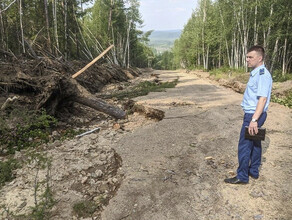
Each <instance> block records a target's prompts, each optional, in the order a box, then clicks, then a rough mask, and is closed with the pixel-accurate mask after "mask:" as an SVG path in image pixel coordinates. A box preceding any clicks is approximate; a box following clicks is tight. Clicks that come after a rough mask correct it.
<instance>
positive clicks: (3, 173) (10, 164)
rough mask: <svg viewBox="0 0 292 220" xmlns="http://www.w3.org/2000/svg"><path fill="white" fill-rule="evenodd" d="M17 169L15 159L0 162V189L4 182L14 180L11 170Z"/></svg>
mask: <svg viewBox="0 0 292 220" xmlns="http://www.w3.org/2000/svg"><path fill="white" fill-rule="evenodd" d="M18 167H19V164H18V162H17V161H16V160H15V159H8V160H7V161H0V188H1V186H3V185H4V183H5V182H9V181H11V180H13V179H14V175H13V170H15V169H17V168H18Z"/></svg>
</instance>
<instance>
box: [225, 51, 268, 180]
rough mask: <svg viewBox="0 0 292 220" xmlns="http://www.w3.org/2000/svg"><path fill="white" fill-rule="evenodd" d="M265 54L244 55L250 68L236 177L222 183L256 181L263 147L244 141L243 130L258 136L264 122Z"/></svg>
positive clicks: (265, 93) (259, 143) (266, 76)
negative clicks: (252, 179)
mask: <svg viewBox="0 0 292 220" xmlns="http://www.w3.org/2000/svg"><path fill="white" fill-rule="evenodd" d="M264 58H265V51H264V48H263V47H261V46H253V47H251V48H250V49H249V50H248V51H247V56H246V61H247V65H248V67H250V68H252V71H251V73H250V78H249V81H248V83H247V86H246V89H245V92H244V96H243V101H242V103H241V106H242V109H243V111H244V119H243V124H242V128H241V132H240V138H239V143H238V163H239V166H238V169H237V176H236V177H233V178H228V179H225V180H224V181H225V182H226V183H231V184H246V183H248V180H249V176H251V177H252V178H254V179H257V178H259V167H260V165H261V156H262V147H261V141H258V140H249V139H245V137H244V133H245V127H246V126H248V131H249V133H250V134H251V135H253V134H257V133H258V128H259V127H261V126H262V125H263V124H264V122H265V120H266V118H267V110H268V106H269V103H270V98H271V91H272V77H271V74H270V72H269V71H268V70H267V69H266V67H265V65H264Z"/></svg>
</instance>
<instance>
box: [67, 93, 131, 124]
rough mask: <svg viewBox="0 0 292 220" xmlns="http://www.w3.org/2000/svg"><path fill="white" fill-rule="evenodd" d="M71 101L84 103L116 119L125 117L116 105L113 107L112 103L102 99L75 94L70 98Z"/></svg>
mask: <svg viewBox="0 0 292 220" xmlns="http://www.w3.org/2000/svg"><path fill="white" fill-rule="evenodd" d="M72 101H75V102H77V103H80V104H82V105H86V106H88V107H91V108H93V109H95V110H97V111H100V112H103V113H106V114H108V115H110V116H113V117H114V118H117V119H123V118H125V117H126V113H125V112H124V111H123V110H121V109H120V108H118V107H115V106H113V105H110V104H108V103H106V102H105V101H103V100H102V99H97V98H87V97H82V96H77V97H74V98H73V99H72Z"/></svg>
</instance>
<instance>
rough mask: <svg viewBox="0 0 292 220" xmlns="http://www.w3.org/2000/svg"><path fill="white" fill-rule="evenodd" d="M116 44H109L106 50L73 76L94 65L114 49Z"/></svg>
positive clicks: (74, 76)
mask: <svg viewBox="0 0 292 220" xmlns="http://www.w3.org/2000/svg"><path fill="white" fill-rule="evenodd" d="M113 47H114V45H111V46H109V47H108V48H107V49H106V50H105V51H103V52H102V53H101V54H100V55H99V56H98V57H96V58H95V59H94V60H92V61H91V62H90V63H89V64H87V65H86V66H85V67H83V68H82V69H81V70H79V71H78V72H77V73H75V74H74V75H73V76H72V78H73V79H74V78H76V77H77V76H79V75H80V74H81V73H83V72H84V71H85V70H87V69H88V68H89V67H90V66H91V65H93V64H94V63H95V62H96V61H98V60H99V59H100V58H102V57H103V56H104V55H105V54H106V53H107V52H108V51H109V50H110V49H112V48H113Z"/></svg>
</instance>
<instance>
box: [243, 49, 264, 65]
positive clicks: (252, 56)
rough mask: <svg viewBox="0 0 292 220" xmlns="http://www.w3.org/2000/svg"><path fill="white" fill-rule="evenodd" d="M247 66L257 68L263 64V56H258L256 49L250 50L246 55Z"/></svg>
mask: <svg viewBox="0 0 292 220" xmlns="http://www.w3.org/2000/svg"><path fill="white" fill-rule="evenodd" d="M246 62H247V66H248V67H251V68H253V69H254V68H257V67H259V66H260V65H262V64H263V57H262V56H260V55H259V54H258V53H257V52H256V51H251V52H249V53H247V55H246Z"/></svg>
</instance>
